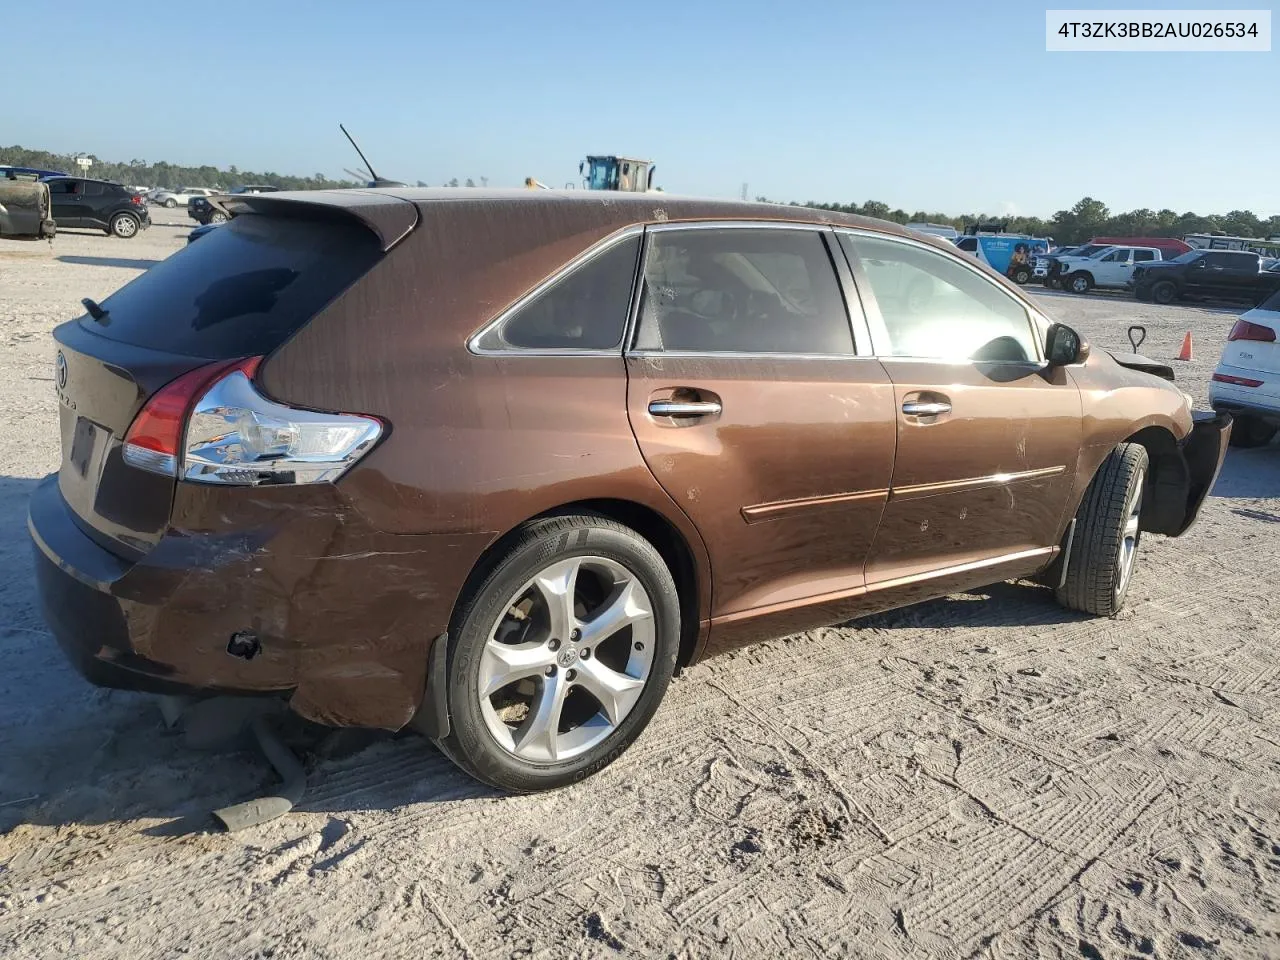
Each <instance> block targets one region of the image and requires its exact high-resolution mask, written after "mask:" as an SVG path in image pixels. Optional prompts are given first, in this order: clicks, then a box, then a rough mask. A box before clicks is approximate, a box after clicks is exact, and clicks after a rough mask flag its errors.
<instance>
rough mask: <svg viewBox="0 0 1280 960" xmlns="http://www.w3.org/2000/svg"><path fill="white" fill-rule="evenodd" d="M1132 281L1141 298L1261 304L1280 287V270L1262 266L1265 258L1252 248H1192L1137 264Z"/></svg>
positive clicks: (1162, 301) (1160, 301) (1137, 294)
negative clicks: (1186, 251)
mask: <svg viewBox="0 0 1280 960" xmlns="http://www.w3.org/2000/svg"><path fill="white" fill-rule="evenodd" d="M1132 285H1133V290H1134V294H1135V295H1136V296H1137V298H1138V299H1139V300H1154V301H1155V302H1156V303H1171V302H1173V301H1174V300H1179V299H1181V298H1182V297H1213V298H1218V299H1222V300H1243V301H1245V302H1246V303H1251V304H1258V303H1261V302H1262V301H1263V300H1265V299H1266V298H1267V297H1268V296H1270V295H1271V293H1272V291H1274V290H1277V289H1280V273H1276V272H1274V271H1271V270H1263V269H1262V259H1261V258H1260V257H1259V256H1258V255H1257V254H1256V253H1254V252H1252V251H1249V250H1192V251H1191V252H1190V253H1184V254H1182V256H1180V257H1174V258H1173V259H1172V260H1166V261H1164V262H1163V263H1151V264H1146V265H1144V266H1140V267H1138V268H1137V269H1136V270H1135V271H1134V273H1133V280H1132Z"/></svg>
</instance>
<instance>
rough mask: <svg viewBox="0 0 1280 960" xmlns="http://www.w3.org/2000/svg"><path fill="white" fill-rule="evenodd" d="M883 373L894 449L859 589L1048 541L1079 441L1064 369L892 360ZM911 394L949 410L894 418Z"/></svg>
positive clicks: (1052, 541)
mask: <svg viewBox="0 0 1280 960" xmlns="http://www.w3.org/2000/svg"><path fill="white" fill-rule="evenodd" d="M884 366H885V368H886V370H888V372H889V376H890V377H891V378H892V380H893V383H894V397H895V409H896V415H897V423H898V451H897V457H896V459H895V462H894V470H893V482H892V484H891V492H890V495H889V501H888V503H887V504H886V506H885V513H884V518H883V520H882V521H881V524H880V529H879V531H878V533H877V535H876V540H875V544H874V546H873V547H872V550H871V554H870V557H869V558H868V562H867V581H868V583H869V584H870V583H874V582H876V581H883V580H893V579H896V578H900V577H910V576H914V575H917V574H921V573H924V572H926V571H929V570H936V569H939V568H944V567H950V566H954V565H957V564H966V563H973V562H980V561H982V560H984V559H989V558H992V557H995V556H1000V555H1004V554H1009V553H1016V552H1020V551H1025V550H1033V549H1037V548H1044V547H1050V546H1053V545H1056V544H1057V541H1058V536H1059V531H1060V529H1061V524H1062V523H1063V522H1064V516H1063V514H1064V511H1065V509H1066V507H1067V499H1068V497H1069V495H1070V491H1071V485H1072V480H1073V479H1074V474H1075V467H1076V458H1077V456H1078V453H1079V447H1080V440H1081V419H1080V397H1079V392H1078V390H1077V389H1076V387H1075V385H1074V383H1073V382H1072V381H1071V380H1070V378H1069V377H1068V376H1067V374H1066V372H1065V371H1064V370H1062V369H1061V368H1053V367H1049V368H1045V367H1041V366H1039V365H1037V364H1025V365H1023V364H1014V363H990V364H983V363H956V364H949V363H939V362H932V361H918V360H908V359H899V358H894V359H888V360H886V361H885V364H884ZM919 396H923V397H925V398H926V399H928V398H939V399H942V400H943V401H944V402H945V403H948V404H949V405H950V410H949V411H947V412H945V413H942V414H940V415H938V416H936V417H927V416H926V417H920V416H911V415H908V414H906V413H904V412H903V408H904V404H908V403H909V401H911V400H912V399H913V398H916V397H919ZM1033 565H1034V564H1033Z"/></svg>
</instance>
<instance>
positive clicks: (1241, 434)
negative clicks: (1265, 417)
mask: <svg viewBox="0 0 1280 960" xmlns="http://www.w3.org/2000/svg"><path fill="white" fill-rule="evenodd" d="M1277 429H1278V428H1276V427H1273V426H1272V425H1271V424H1269V423H1265V422H1263V421H1262V420H1259V419H1258V418H1257V417H1250V416H1242V417H1241V416H1237V417H1235V418H1234V422H1233V423H1232V424H1231V439H1230V440H1228V441H1227V442H1228V443H1229V444H1230V445H1231V446H1233V447H1239V448H1240V449H1241V450H1249V449H1252V448H1254V447H1265V446H1266V445H1267V444H1268V443H1270V442H1271V441H1272V440H1273V439H1274V438H1275V435H1276V431H1277Z"/></svg>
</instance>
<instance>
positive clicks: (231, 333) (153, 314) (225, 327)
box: [81, 214, 382, 360]
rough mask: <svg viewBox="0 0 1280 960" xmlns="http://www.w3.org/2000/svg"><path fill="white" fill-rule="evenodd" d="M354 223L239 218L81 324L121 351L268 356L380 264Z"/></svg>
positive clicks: (366, 234) (370, 238) (372, 241)
mask: <svg viewBox="0 0 1280 960" xmlns="http://www.w3.org/2000/svg"><path fill="white" fill-rule="evenodd" d="M381 256H382V250H381V247H380V246H379V244H378V242H377V239H376V238H375V237H374V235H373V234H372V233H371V232H370V231H368V230H366V229H364V228H363V227H361V226H359V225H357V224H345V223H332V222H327V221H324V222H322V221H312V220H294V219H284V218H279V217H263V216H258V215H253V214H246V215H241V216H238V217H236V218H235V219H234V220H232V221H231V222H230V223H228V224H227V225H226V226H223V227H219V228H217V229H216V230H213V231H211V232H210V233H208V234H206V235H205V236H203V237H201V238H199V239H198V240H196V241H195V242H194V243H192V244H190V245H188V246H187V247H186V248H184V249H182V250H180V251H179V252H177V253H175V254H174V255H173V256H171V257H169V258H168V259H167V260H164V261H162V262H160V263H158V264H156V265H155V266H154V267H152V268H151V269H150V270H148V271H147V272H146V273H144V274H142V276H140V277H138V278H137V279H136V280H134V281H133V282H132V283H130V284H127V285H126V286H124V287H122V288H121V289H120V290H118V291H116V292H115V293H113V294H112V295H111V296H110V297H108V298H107V299H106V300H104V301H103V302H102V306H103V308H105V309H106V310H107V311H108V316H107V322H106V323H105V324H102V323H97V322H95V321H92V320H88V319H86V320H83V321H81V322H82V324H83V325H84V327H85V328H86V329H88V330H91V331H92V332H93V333H95V334H98V335H99V336H103V337H107V338H108V339H111V340H118V341H120V342H122V343H131V344H135V345H136V346H141V347H149V348H151V349H153V350H162V351H165V352H169V353H179V354H185V355H188V356H194V357H208V358H210V359H214V360H219V359H230V358H232V357H243V356H251V355H256V354H265V353H269V352H270V351H272V350H274V349H275V348H276V347H278V346H279V345H280V344H281V343H283V342H284V341H285V340H286V339H287V338H288V337H290V336H292V334H293V333H295V332H296V331H297V330H298V329H299V328H301V327H302V326H303V324H305V323H306V322H307V321H308V320H309V319H310V318H311V317H313V316H314V315H315V314H317V313H319V312H320V311H321V310H322V309H323V308H324V307H325V306H326V305H327V304H328V303H329V302H330V301H332V300H333V299H334V298H335V297H337V296H338V295H339V294H340V293H342V292H343V291H344V290H346V289H347V288H348V287H349V286H351V284H353V283H354V282H355V281H356V280H358V279H359V278H360V277H362V276H363V275H364V274H366V273H367V272H368V271H369V270H370V269H371V268H372V267H373V266H374V265H375V264H376V263H377V262H378V260H379V259H380V258H381Z"/></svg>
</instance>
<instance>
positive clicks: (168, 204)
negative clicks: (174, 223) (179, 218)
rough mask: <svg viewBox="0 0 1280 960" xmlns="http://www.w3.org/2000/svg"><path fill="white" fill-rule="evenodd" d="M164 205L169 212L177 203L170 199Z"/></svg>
mask: <svg viewBox="0 0 1280 960" xmlns="http://www.w3.org/2000/svg"><path fill="white" fill-rule="evenodd" d="M164 205H165V206H166V207H168V208H169V209H170V210H172V209H173V208H174V207H176V206H177V205H178V201H177V200H175V199H173V197H170V198H169V199H168V200H166V201H165V202H164Z"/></svg>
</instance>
